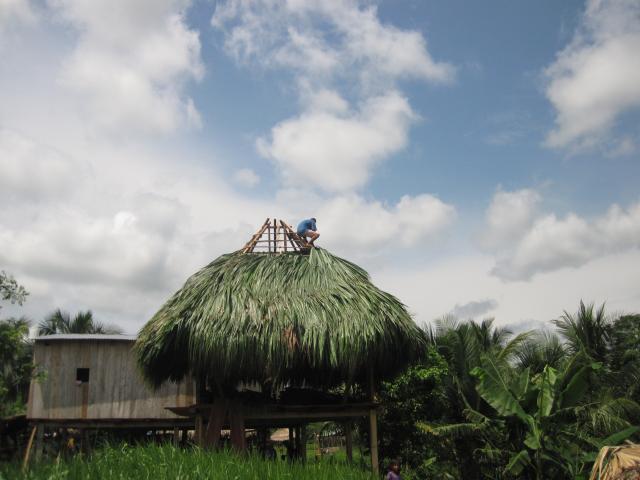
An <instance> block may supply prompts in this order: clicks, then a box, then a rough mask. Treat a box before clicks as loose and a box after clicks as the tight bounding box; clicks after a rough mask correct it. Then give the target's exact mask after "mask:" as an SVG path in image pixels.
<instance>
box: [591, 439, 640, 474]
mask: <svg viewBox="0 0 640 480" xmlns="http://www.w3.org/2000/svg"><path fill="white" fill-rule="evenodd" d="M638 477H640V445H635V444H629V445H622V446H619V447H603V448H602V449H601V450H600V453H599V454H598V458H596V461H595V463H594V464H593V469H592V471H591V476H590V477H589V480H627V479H629V480H633V479H637V478H638Z"/></svg>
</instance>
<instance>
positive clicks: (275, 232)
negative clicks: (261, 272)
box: [241, 218, 312, 254]
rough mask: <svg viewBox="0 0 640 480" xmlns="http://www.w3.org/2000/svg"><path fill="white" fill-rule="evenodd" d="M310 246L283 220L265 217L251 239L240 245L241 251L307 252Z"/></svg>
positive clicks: (268, 252) (270, 252)
mask: <svg viewBox="0 0 640 480" xmlns="http://www.w3.org/2000/svg"><path fill="white" fill-rule="evenodd" d="M311 248H312V246H311V245H310V244H308V243H307V241H306V239H304V238H302V237H300V236H299V235H298V234H297V233H296V232H295V230H294V229H293V227H292V226H291V225H289V224H287V223H286V222H284V221H283V220H278V219H276V218H267V219H266V220H265V221H264V223H263V224H262V226H261V227H260V228H259V229H258V231H257V232H256V233H254V234H253V236H252V237H251V239H250V240H249V241H248V242H247V243H246V244H245V246H244V247H242V250H241V251H242V253H267V254H275V253H302V254H305V253H309V250H310V249H311Z"/></svg>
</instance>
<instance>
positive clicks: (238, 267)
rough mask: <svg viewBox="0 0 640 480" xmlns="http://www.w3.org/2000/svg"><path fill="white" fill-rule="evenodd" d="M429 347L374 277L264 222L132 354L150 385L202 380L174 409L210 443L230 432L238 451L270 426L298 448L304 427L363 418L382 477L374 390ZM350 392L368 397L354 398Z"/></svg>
mask: <svg viewBox="0 0 640 480" xmlns="http://www.w3.org/2000/svg"><path fill="white" fill-rule="evenodd" d="M423 347H424V340H423V335H422V332H421V331H420V329H419V328H418V327H417V326H416V324H415V323H414V321H413V320H412V318H411V317H410V315H409V314H408V312H407V310H406V308H405V306H404V305H403V304H402V303H401V302H400V301H399V300H398V299H396V298H395V297H394V296H392V295H390V294H388V293H386V292H384V291H382V290H380V289H378V288H376V287H375V286H374V285H373V283H371V281H370V278H369V275H368V274H367V272H365V271H364V270H363V269H362V268H360V267H358V266H357V265H355V264H353V263H351V262H349V261H347V260H344V259H342V258H339V257H337V256H334V255H332V254H331V253H329V252H328V251H327V250H324V249H319V248H311V247H310V246H309V245H308V244H307V243H306V242H305V241H304V240H303V239H301V238H300V237H298V236H297V235H296V233H295V232H294V231H293V230H292V229H291V227H290V226H289V225H287V224H286V223H285V222H283V221H279V222H278V221H276V220H271V219H267V221H265V223H264V224H263V226H262V227H261V228H260V229H259V230H258V232H257V233H256V234H255V235H254V236H253V237H252V238H251V240H250V241H249V242H248V243H247V244H246V245H245V246H244V248H242V249H241V250H239V251H237V252H234V253H231V254H227V255H222V256H221V257H219V258H217V259H216V260H214V261H213V262H211V263H210V264H209V265H207V266H206V267H204V268H203V269H201V270H200V271H199V272H197V273H195V274H194V275H193V276H191V277H190V278H189V279H188V280H187V282H186V283H185V284H184V286H183V287H182V288H181V289H180V290H178V291H177V292H176V293H175V294H174V295H173V296H172V297H171V298H170V299H169V300H168V301H167V302H166V303H165V304H164V305H163V306H162V308H160V310H159V311H158V312H157V313H156V314H155V315H154V316H153V318H151V320H150V321H149V322H148V323H147V324H146V325H145V326H144V327H143V328H142V330H141V331H140V334H139V337H138V340H137V343H136V346H135V350H136V354H137V358H138V363H139V365H140V367H141V370H142V372H143V375H144V377H145V378H146V379H147V380H148V381H149V382H150V383H152V384H153V385H161V384H162V383H163V382H165V381H167V380H172V381H181V380H182V379H183V378H185V377H186V376H191V377H193V378H195V379H196V381H197V384H198V396H197V403H196V404H194V405H192V406H190V407H187V408H174V409H172V410H173V411H174V412H175V413H178V414H181V415H185V416H192V417H194V418H195V423H196V437H197V438H198V439H199V441H200V442H202V443H203V444H205V445H209V446H216V445H218V442H219V438H220V430H221V429H222V428H230V429H231V440H232V443H233V445H234V446H235V447H236V448H239V449H243V448H245V443H244V442H245V440H244V429H245V428H248V427H252V428H261V427H266V426H268V427H290V431H291V432H292V433H291V435H292V438H291V440H292V441H293V442H294V443H296V442H297V443H298V446H299V447H300V436H301V429H302V427H303V426H304V425H305V424H306V423H309V422H313V421H324V420H332V421H342V422H347V429H348V428H349V425H350V424H349V423H348V422H349V421H352V420H353V419H355V418H358V417H362V416H368V417H369V419H370V426H371V434H370V441H371V454H372V465H373V467H374V468H377V464H378V459H377V432H376V428H377V426H376V415H377V413H376V412H377V409H378V403H377V402H376V395H375V392H376V384H377V383H378V382H379V381H381V380H383V379H387V378H390V377H392V376H393V375H395V374H396V373H397V372H398V371H400V370H401V369H402V368H404V367H405V366H406V365H407V364H408V363H409V362H410V361H412V359H414V358H415V357H416V356H417V355H418V354H419V352H420V351H421V350H422V349H423ZM355 389H357V391H360V392H363V391H364V392H367V398H365V399H364V400H363V399H362V397H360V399H355V398H353V396H352V392H354V391H355ZM330 390H331V392H333V393H329V391H330ZM336 391H337V392H341V395H338V396H336V395H335V392H336ZM294 433H295V435H294ZM349 443H350V440H349V439H347V450H348V454H350V448H351V447H350V445H349Z"/></svg>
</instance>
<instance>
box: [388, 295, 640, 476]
mask: <svg viewBox="0 0 640 480" xmlns="http://www.w3.org/2000/svg"><path fill="white" fill-rule="evenodd" d="M553 324H554V325H555V326H556V327H557V332H558V333H559V336H558V335H557V334H556V333H553V332H552V331H548V332H543V333H531V332H529V333H524V334H520V335H515V336H514V335H513V334H512V333H511V332H510V331H509V330H506V329H503V328H497V327H494V326H493V323H492V321H491V320H487V321H484V322H482V323H476V322H471V321H470V322H458V321H455V320H452V319H443V320H440V321H439V322H437V323H436V326H435V328H433V329H432V331H431V332H430V338H431V346H430V347H429V349H428V351H427V355H426V356H425V357H424V359H423V360H422V362H421V363H419V364H417V365H414V366H412V367H411V368H409V369H408V370H407V371H406V372H405V373H403V374H402V375H400V376H399V377H397V378H396V379H395V380H394V381H392V382H388V383H385V384H384V385H383V389H382V400H383V403H385V404H386V406H387V409H386V411H385V414H384V415H383V416H382V417H381V421H382V426H381V434H382V435H381V438H382V440H381V453H382V456H383V458H385V459H387V460H388V459H390V458H400V459H401V460H402V461H403V464H404V467H405V472H404V473H405V478H407V479H413V478H415V479H418V478H425V477H427V478H445V479H446V478H448V479H465V480H469V479H470V480H485V479H487V480H488V479H530V480H534V479H535V480H538V479H546V478H553V479H558V480H563V479H573V480H579V479H586V478H588V476H589V472H590V470H591V465H592V464H593V461H594V459H595V457H596V455H597V452H598V450H599V449H600V448H601V447H602V446H604V445H615V444H620V443H621V442H623V441H625V440H627V439H629V440H632V441H638V439H639V438H640V437H638V430H639V429H638V427H637V426H638V425H640V406H639V405H638V403H637V400H638V384H639V383H640V375H639V373H640V355H639V354H638V351H639V348H640V316H639V315H625V316H621V317H618V318H610V317H608V316H607V315H606V314H605V309H604V306H602V307H600V308H598V309H596V308H595V307H594V306H593V305H585V304H583V303H581V304H580V308H579V310H578V312H577V313H575V314H569V313H567V312H565V313H564V314H563V315H562V317H560V318H559V319H558V320H557V321H555V322H553ZM387 460H384V461H383V462H386V461H387Z"/></svg>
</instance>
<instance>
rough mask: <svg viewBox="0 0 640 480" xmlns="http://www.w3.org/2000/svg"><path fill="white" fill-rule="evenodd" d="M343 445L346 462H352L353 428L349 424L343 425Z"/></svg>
mask: <svg viewBox="0 0 640 480" xmlns="http://www.w3.org/2000/svg"><path fill="white" fill-rule="evenodd" d="M344 443H345V449H346V451H347V461H348V462H349V463H351V462H353V428H352V425H351V422H347V423H345V424H344Z"/></svg>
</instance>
